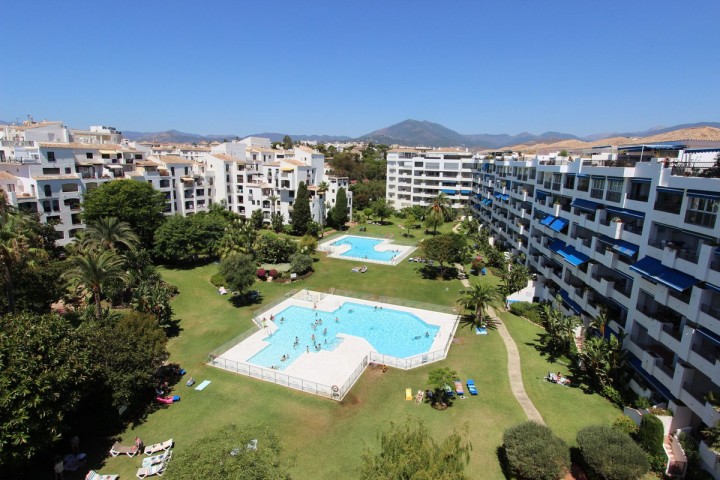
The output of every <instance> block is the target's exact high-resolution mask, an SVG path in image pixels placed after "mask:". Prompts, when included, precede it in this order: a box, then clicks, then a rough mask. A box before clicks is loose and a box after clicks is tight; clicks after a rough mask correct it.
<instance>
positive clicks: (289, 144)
mask: <svg viewBox="0 0 720 480" xmlns="http://www.w3.org/2000/svg"><path fill="white" fill-rule="evenodd" d="M282 146H283V148H284V149H285V150H290V149H292V148H293V139H292V138H291V137H290V135H285V136H284V137H283V140H282Z"/></svg>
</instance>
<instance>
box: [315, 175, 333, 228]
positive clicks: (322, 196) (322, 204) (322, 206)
mask: <svg viewBox="0 0 720 480" xmlns="http://www.w3.org/2000/svg"><path fill="white" fill-rule="evenodd" d="M329 188H330V185H328V184H327V182H320V183H319V184H318V186H317V193H318V195H320V237H323V229H324V226H325V193H326V192H327V191H328V189H329Z"/></svg>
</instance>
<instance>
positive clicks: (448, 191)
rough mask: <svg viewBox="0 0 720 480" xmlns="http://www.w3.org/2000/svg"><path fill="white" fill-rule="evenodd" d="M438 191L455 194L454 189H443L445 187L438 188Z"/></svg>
mask: <svg viewBox="0 0 720 480" xmlns="http://www.w3.org/2000/svg"><path fill="white" fill-rule="evenodd" d="M440 191H441V192H443V193H447V194H448V195H455V190H445V189H443V190H440Z"/></svg>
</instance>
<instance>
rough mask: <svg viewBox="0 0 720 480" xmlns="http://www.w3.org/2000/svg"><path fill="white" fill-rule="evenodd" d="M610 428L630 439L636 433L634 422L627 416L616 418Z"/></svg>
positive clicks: (636, 428) (636, 427)
mask: <svg viewBox="0 0 720 480" xmlns="http://www.w3.org/2000/svg"><path fill="white" fill-rule="evenodd" d="M612 426H613V428H614V429H616V430H619V431H621V432H623V433H626V434H628V435H630V436H631V437H632V436H633V435H635V434H636V433H637V431H638V426H637V424H636V423H635V420H633V419H632V418H630V417H628V416H627V415H618V416H617V418H616V419H615V420H614V421H613V423H612Z"/></svg>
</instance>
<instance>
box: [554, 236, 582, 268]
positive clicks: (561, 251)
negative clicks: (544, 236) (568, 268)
mask: <svg viewBox="0 0 720 480" xmlns="http://www.w3.org/2000/svg"><path fill="white" fill-rule="evenodd" d="M548 248H549V249H550V250H552V251H553V252H555V253H557V254H558V255H560V256H561V257H563V259H564V260H565V261H566V262H568V263H569V264H570V265H572V266H574V267H577V266H578V265H582V264H583V263H585V262H589V261H590V257H588V256H587V255H585V254H584V253H581V252H578V251H577V250H576V249H575V247H573V246H572V245H566V244H565V242H563V241H562V240H555V241H554V242H552V243H551V244H550V245H548Z"/></svg>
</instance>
